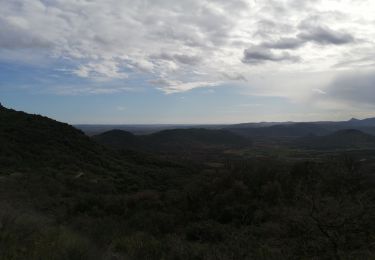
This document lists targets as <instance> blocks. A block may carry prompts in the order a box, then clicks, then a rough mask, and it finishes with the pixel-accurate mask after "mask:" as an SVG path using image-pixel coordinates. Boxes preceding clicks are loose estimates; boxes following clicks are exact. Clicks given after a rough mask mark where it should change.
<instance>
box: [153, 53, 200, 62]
mask: <svg viewBox="0 0 375 260" xmlns="http://www.w3.org/2000/svg"><path fill="white" fill-rule="evenodd" d="M151 58H152V59H162V60H167V61H174V62H178V63H181V64H186V65H196V64H198V63H199V62H201V60H202V58H201V57H199V56H197V55H188V54H171V53H166V52H162V53H160V54H157V55H151Z"/></svg>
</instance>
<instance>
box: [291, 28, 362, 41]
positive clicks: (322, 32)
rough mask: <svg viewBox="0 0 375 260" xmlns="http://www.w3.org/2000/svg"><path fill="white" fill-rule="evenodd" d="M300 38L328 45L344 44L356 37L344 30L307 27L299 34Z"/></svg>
mask: <svg viewBox="0 0 375 260" xmlns="http://www.w3.org/2000/svg"><path fill="white" fill-rule="evenodd" d="M298 38H299V39H301V40H305V41H312V42H315V43H318V44H322V45H327V44H333V45H343V44H348V43H353V42H354V41H355V39H354V37H353V36H352V35H350V34H349V33H346V32H342V31H334V30H331V29H329V28H327V27H321V26H318V27H313V28H307V30H306V31H305V32H302V33H300V34H299V35H298Z"/></svg>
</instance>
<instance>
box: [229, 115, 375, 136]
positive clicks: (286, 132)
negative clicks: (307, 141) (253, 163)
mask: <svg viewBox="0 0 375 260" xmlns="http://www.w3.org/2000/svg"><path fill="white" fill-rule="evenodd" d="M225 129H227V130H229V131H232V132H234V133H237V134H240V135H242V136H247V137H270V138H281V137H283V138H285V137H289V138H298V137H303V136H306V135H309V134H313V135H328V134H330V133H333V132H335V131H338V130H344V129H357V130H361V131H363V132H365V133H369V134H375V118H368V119H363V120H359V119H355V118H352V119H350V120H348V121H338V122H334V121H320V122H302V123H293V122H281V123H264V122H263V123H248V124H238V125H231V126H228V127H226V128H225Z"/></svg>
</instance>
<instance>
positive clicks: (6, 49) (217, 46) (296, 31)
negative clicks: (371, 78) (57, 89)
mask: <svg viewBox="0 0 375 260" xmlns="http://www.w3.org/2000/svg"><path fill="white" fill-rule="evenodd" d="M0 5H1V8H0V24H1V27H0V62H4V61H5V62H14V63H19V62H23V61H28V62H29V63H30V64H32V63H33V61H34V63H35V64H40V63H46V64H48V65H49V64H54V65H53V66H58V65H55V64H61V63H63V64H64V67H65V64H66V63H69V64H70V65H69V66H70V67H69V68H67V71H70V73H72V75H74V76H77V77H81V78H84V79H87V80H92V81H93V82H96V81H98V80H99V81H106V83H107V82H108V81H111V80H114V81H116V80H122V81H124V82H125V81H127V80H138V81H139V82H141V83H149V84H151V85H152V86H154V87H155V88H157V89H160V90H161V91H164V92H165V93H171V92H177V91H187V90H190V89H193V88H196V87H204V86H213V85H219V84H222V83H228V82H231V83H233V81H245V80H249V79H250V78H251V77H254V74H256V75H258V76H259V77H270V73H269V72H270V71H273V72H274V73H275V74H276V71H278V70H282V71H283V73H287V72H289V73H290V74H291V75H293V74H294V73H298V71H309V70H313V71H315V70H331V69H339V68H338V67H334V65H335V64H345V68H346V69H354V68H355V67H356V66H357V63H353V62H351V61H353V60H355V58H356V57H349V56H350V55H348V54H352V53H353V55H354V53H356V51H357V50H362V51H361V53H359V55H358V58H361V59H366V57H369V55H370V54H371V53H372V55H373V50H374V48H375V43H374V41H373V39H374V37H375V29H374V24H373V18H372V17H373V13H375V3H374V1H371V0H363V1H358V2H356V4H355V5H353V3H352V1H349V0H331V1H318V0H309V1H307V0H306V1H299V0H284V1H277V0H264V1H248V0H232V1H225V0H216V1H209V0H179V1H174V0H164V1H160V0H144V1H133V0H108V1H100V0H90V1H73V0H65V1H63V0H56V1H45V0H43V1H42V0H33V1H25V0H12V1H2V2H1V4H0ZM234 14H235V15H234ZM281 18H282V19H281ZM356 35H360V40H359V39H357V37H355V36H356ZM309 43H314V44H309ZM354 43H355V44H354ZM321 45H324V48H321ZM337 45H340V48H337ZM324 57H329V61H327V59H324ZM299 60H303V61H304V62H303V63H302V62H298V61H299ZM61 61H63V62H61ZM367 61H368V62H367V63H366V64H371V63H370V62H369V59H367ZM249 64H250V65H257V66H252V67H251V69H249V66H248V65H249ZM56 69H59V68H58V67H57V68H56ZM223 71H224V72H225V73H223ZM196 72H199V73H196ZM273 76H275V75H273ZM276 76H277V75H276ZM150 79H168V80H169V83H168V84H162V85H160V84H156V83H152V82H151V83H150ZM226 81H227V82H226ZM286 85H287V84H286ZM76 87H77V88H79V86H76ZM264 88H268V89H269V90H270V91H271V90H274V89H275V86H273V85H269V86H264ZM82 89H83V90H85V89H86V88H85V87H82ZM308 91H309V92H311V88H310V89H309V90H308ZM79 92H81V91H79Z"/></svg>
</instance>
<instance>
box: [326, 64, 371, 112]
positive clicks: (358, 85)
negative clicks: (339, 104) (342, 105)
mask: <svg viewBox="0 0 375 260" xmlns="http://www.w3.org/2000/svg"><path fill="white" fill-rule="evenodd" d="M325 91H326V93H327V95H328V96H329V97H330V98H333V99H336V100H341V101H344V102H348V103H351V104H359V105H360V104H362V105H373V106H375V71H370V72H366V73H361V72H357V73H353V72H352V73H349V74H348V73H346V74H345V75H340V76H338V77H337V78H336V79H335V80H334V81H333V82H332V83H331V84H330V85H329V86H328V87H327V88H326V89H325Z"/></svg>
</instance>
